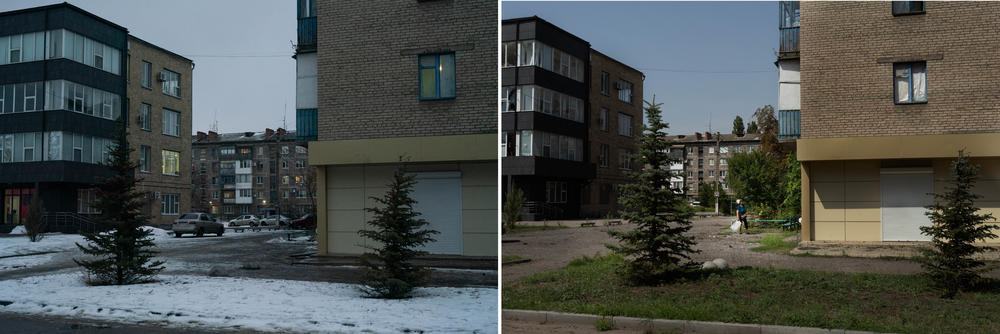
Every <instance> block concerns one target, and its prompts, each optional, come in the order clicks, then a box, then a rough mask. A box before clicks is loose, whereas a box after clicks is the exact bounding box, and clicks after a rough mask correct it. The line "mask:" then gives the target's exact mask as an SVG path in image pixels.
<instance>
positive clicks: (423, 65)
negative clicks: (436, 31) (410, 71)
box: [419, 53, 455, 100]
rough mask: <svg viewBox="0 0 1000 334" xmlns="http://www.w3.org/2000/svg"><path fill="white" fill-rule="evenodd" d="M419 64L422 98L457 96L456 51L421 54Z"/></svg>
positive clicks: (433, 98)
mask: <svg viewBox="0 0 1000 334" xmlns="http://www.w3.org/2000/svg"><path fill="white" fill-rule="evenodd" d="M419 65H420V66H419V70H420V71H419V72H420V73H419V74H420V76H419V81H420V99H421V100H438V99H450V98H454V97H455V54H454V53H446V54H432V55H421V56H420V57H419Z"/></svg>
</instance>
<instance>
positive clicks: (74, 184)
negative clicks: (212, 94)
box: [0, 3, 192, 232]
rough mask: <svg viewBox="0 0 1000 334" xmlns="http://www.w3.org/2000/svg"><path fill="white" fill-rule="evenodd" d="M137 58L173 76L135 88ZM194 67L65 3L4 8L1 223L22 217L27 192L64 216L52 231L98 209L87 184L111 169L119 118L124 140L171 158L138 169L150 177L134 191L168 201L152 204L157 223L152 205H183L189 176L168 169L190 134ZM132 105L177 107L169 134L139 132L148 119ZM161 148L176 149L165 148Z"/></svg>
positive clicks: (0, 36)
mask: <svg viewBox="0 0 1000 334" xmlns="http://www.w3.org/2000/svg"><path fill="white" fill-rule="evenodd" d="M139 59H148V60H149V62H150V64H154V63H155V64H157V67H156V68H157V70H159V69H161V68H162V69H165V68H167V67H169V68H170V69H172V70H173V74H174V75H173V76H162V77H158V78H162V80H157V81H152V80H150V82H149V84H148V85H145V86H141V85H142V84H144V83H145V82H144V81H142V80H141V75H142V74H141V72H140V69H141V67H140V66H134V65H133V64H131V61H136V63H138V60H139ZM150 73H151V74H154V73H152V72H150ZM161 73H162V72H161ZM191 73H192V64H191V61H190V60H187V59H184V58H183V57H179V56H177V55H175V54H173V53H171V52H169V51H166V50H164V49H162V48H159V47H156V46H155V45H152V44H150V43H148V42H145V41H142V40H140V39H138V38H135V37H132V36H129V34H128V30H127V29H126V28H125V27H122V26H119V25H117V24H115V23H113V22H110V21H108V20H105V19H103V18H101V17H99V16H96V15H94V14H91V13H89V12H87V11H84V10H82V9H80V8H78V7H75V6H73V5H70V4H67V3H61V4H56V5H50V6H42V7H35V8H28V9H22V10H16V11H9V12H5V13H0V147H2V149H0V193H2V194H3V200H2V201H0V212H2V213H3V215H2V217H0V223H2V226H3V228H2V229H7V228H12V227H13V226H14V225H17V224H20V223H22V221H23V219H24V217H25V215H26V214H27V207H28V203H29V202H30V199H31V197H32V196H40V198H41V199H42V201H43V203H44V209H45V211H46V213H47V214H48V215H50V216H57V217H58V219H56V220H55V221H59V222H69V223H70V224H67V225H65V226H62V225H59V224H55V221H53V222H50V224H49V227H50V229H53V230H60V231H63V232H75V230H72V229H70V227H71V226H74V225H77V226H78V223H80V222H88V221H89V219H88V216H90V215H94V214H97V213H98V212H97V211H96V209H94V208H93V207H92V204H93V202H94V200H95V194H96V193H95V191H94V190H93V187H94V185H95V184H96V183H97V182H99V181H100V180H101V179H102V178H104V177H108V176H111V171H110V170H109V169H107V168H106V167H103V166H101V165H100V164H101V163H102V162H106V161H107V160H108V159H109V153H108V152H109V150H110V147H111V146H112V145H114V137H115V134H116V133H118V131H119V129H120V126H119V125H120V124H119V123H118V122H117V120H121V121H123V122H125V123H126V126H127V130H128V131H129V133H130V135H129V137H128V142H129V145H130V146H132V147H133V148H134V149H136V151H140V148H141V147H148V148H150V150H149V152H150V156H152V155H153V153H152V152H153V151H152V149H153V148H154V147H155V148H156V149H157V151H156V153H157V154H162V156H169V159H168V160H167V161H168V162H163V161H161V160H156V159H154V158H150V159H146V160H145V165H144V166H145V168H146V169H148V170H150V173H148V174H147V173H144V172H142V173H141V174H140V177H142V178H144V179H146V180H145V181H143V182H142V183H141V184H140V186H139V189H140V190H149V191H153V192H154V193H155V192H160V194H161V195H163V194H166V195H167V196H166V197H165V199H167V200H171V201H169V202H168V204H169V205H167V206H165V207H166V208H167V209H161V206H163V205H162V204H160V203H156V202H154V204H153V207H150V208H147V212H153V214H152V215H153V216H154V220H160V215H156V214H155V211H156V210H160V211H159V212H160V213H161V214H162V213H167V214H172V213H173V212H178V211H183V210H185V209H186V207H185V203H184V202H183V198H184V197H183V196H184V195H182V194H183V193H185V192H184V191H179V189H180V188H183V187H182V186H181V185H182V184H187V183H189V181H187V179H186V177H185V176H184V175H183V173H182V172H180V171H177V170H175V169H174V167H177V166H179V165H180V164H181V163H182V161H184V160H183V159H185V158H187V156H186V154H187V150H186V149H184V147H185V144H184V142H183V140H181V139H180V136H179V135H180V133H182V132H183V131H190V120H191V95H190V92H189V91H186V90H185V89H184V88H189V87H190V82H191V81H190V80H191ZM154 85H155V86H154ZM161 86H162V89H161ZM141 87H148V88H147V89H146V90H147V91H148V92H143V91H142V90H143V89H142V88H141ZM127 97H132V98H131V99H130V98H127ZM130 101H131V102H130ZM132 103H134V104H136V105H138V104H139V103H147V104H149V105H150V106H153V105H155V106H156V107H157V108H158V109H156V110H164V113H165V112H166V110H171V111H173V112H174V114H173V115H172V116H171V117H172V118H171V119H172V120H173V121H172V122H170V123H165V124H167V125H169V126H170V129H171V131H170V133H169V135H165V134H167V132H165V131H166V130H163V131H164V132H162V133H161V132H160V130H161V129H160V127H159V126H158V124H157V125H152V126H147V127H146V129H148V131H150V132H152V131H153V128H155V129H156V133H155V134H146V133H144V132H143V130H141V128H142V126H143V125H144V124H145V122H146V120H150V119H151V118H150V117H148V116H143V114H139V113H138V111H133V112H132V113H130V112H129V110H130V108H135V109H132V110H140V108H138V107H136V106H132V105H130V104H132ZM150 110H153V109H150ZM157 116H158V115H154V116H153V119H157V120H158V119H159V118H158V117H157ZM120 117H121V119H120ZM185 126H186V128H185ZM165 128H166V127H165ZM184 129H187V130H184ZM166 151H170V152H172V153H171V154H169V155H166V154H163V153H162V152H166ZM135 158H136V159H137V160H138V159H140V155H139V154H138V153H137V155H135ZM153 164H156V165H155V166H156V167H155V168H153V167H152V166H153ZM161 165H162V166H163V168H162V172H161V169H160V166H161ZM168 166H170V168H168ZM154 171H155V173H153V172H154ZM144 176H145V177H144ZM160 199H161V200H162V199H164V197H161V198H160ZM168 219H170V218H169V217H167V218H163V220H168Z"/></svg>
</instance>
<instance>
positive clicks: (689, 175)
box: [688, 171, 692, 179]
mask: <svg viewBox="0 0 1000 334" xmlns="http://www.w3.org/2000/svg"><path fill="white" fill-rule="evenodd" d="M691 175H692V174H691V171H688V178H689V179H690V178H691Z"/></svg>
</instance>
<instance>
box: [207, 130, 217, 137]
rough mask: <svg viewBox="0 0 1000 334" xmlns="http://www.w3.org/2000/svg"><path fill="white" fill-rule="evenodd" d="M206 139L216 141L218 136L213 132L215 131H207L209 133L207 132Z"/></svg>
mask: <svg viewBox="0 0 1000 334" xmlns="http://www.w3.org/2000/svg"><path fill="white" fill-rule="evenodd" d="M208 138H209V139H216V138H219V134H218V133H217V132H215V131H209V132H208Z"/></svg>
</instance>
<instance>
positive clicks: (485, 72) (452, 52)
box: [296, 0, 498, 257]
mask: <svg viewBox="0 0 1000 334" xmlns="http://www.w3.org/2000/svg"><path fill="white" fill-rule="evenodd" d="M497 6H498V5H497V2H496V1H488V0H474V1H403V2H379V1H362V0H354V1H315V2H314V1H311V0H300V1H299V9H300V11H299V15H298V17H299V22H298V29H299V30H298V33H299V43H298V45H296V47H297V51H296V53H297V54H296V57H297V58H296V59H297V60H298V62H297V63H298V64H297V67H298V74H297V78H298V79H299V80H298V81H297V87H296V90H297V91H298V93H297V95H298V97H297V101H296V109H297V119H296V124H297V125H296V126H297V127H298V128H301V129H315V130H316V132H315V133H303V136H300V137H305V138H309V137H311V136H313V135H315V138H310V139H309V140H310V141H309V142H308V146H309V164H310V165H312V166H316V167H317V183H318V184H319V186H318V187H317V188H318V200H317V203H318V209H317V218H318V219H317V222H318V224H317V225H318V227H317V229H318V237H317V241H318V253H319V254H320V255H333V254H349V255H350V254H354V255H356V254H360V253H361V252H363V251H364V248H362V247H361V245H363V244H365V243H368V242H370V241H368V240H366V239H363V238H361V237H359V236H358V230H360V229H363V228H365V227H366V225H367V223H366V222H367V221H369V220H370V219H371V217H372V216H371V213H370V212H366V211H365V210H364V209H365V208H370V207H372V206H373V205H375V204H374V202H373V201H372V200H370V199H369V197H371V196H382V195H384V193H385V191H386V190H387V189H386V185H387V184H389V182H390V180H391V177H392V175H393V172H394V171H395V170H396V168H397V167H399V166H400V165H405V168H406V170H407V172H409V173H413V175H414V176H415V178H416V181H417V183H416V184H415V188H414V191H413V193H412V194H411V195H412V196H413V198H414V199H415V200H416V201H417V204H416V205H415V210H416V211H418V212H421V213H422V218H423V219H425V220H427V221H428V222H429V223H430V228H431V229H434V230H437V231H438V232H440V234H436V235H435V236H434V238H435V239H436V240H435V241H434V242H432V243H430V244H428V245H427V246H426V247H425V248H424V249H425V250H426V251H428V252H430V253H432V254H450V255H461V256H474V257H478V256H486V257H496V256H497V247H496V240H497V203H498V199H497V163H496V159H497V142H498V140H497V139H498V138H497V135H496V132H497V115H496V102H495V101H496V96H497V89H496V87H497V69H496V57H497V43H496V36H497V15H498V8H497ZM313 23H314V24H313ZM373 24H375V25H377V29H370V27H372V26H373ZM373 41H377V42H373ZM313 50H315V52H314V51H313ZM312 57H315V65H312V64H311V63H310V58H312ZM312 66H315V68H316V71H315V72H316V79H315V83H313V80H311V79H310V75H311V74H310V68H311V67H312ZM313 92H315V95H314V93H313ZM311 99H316V101H315V102H318V103H315V106H316V107H317V108H316V111H315V112H314V113H313V112H309V111H310V109H311V107H313V104H312V102H313V101H311ZM401 159H402V160H403V161H404V162H405V163H401Z"/></svg>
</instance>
